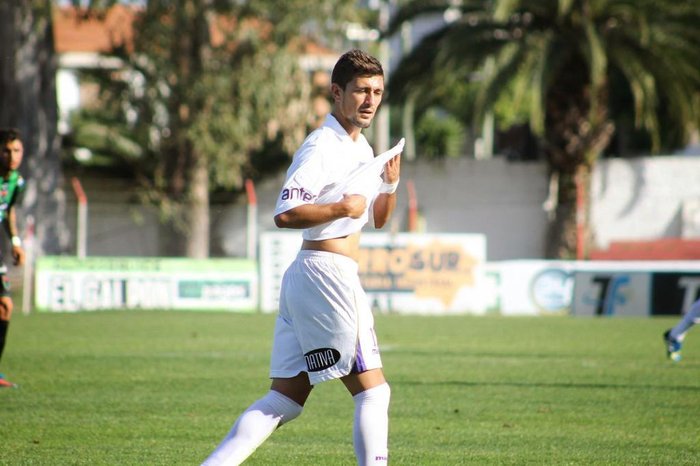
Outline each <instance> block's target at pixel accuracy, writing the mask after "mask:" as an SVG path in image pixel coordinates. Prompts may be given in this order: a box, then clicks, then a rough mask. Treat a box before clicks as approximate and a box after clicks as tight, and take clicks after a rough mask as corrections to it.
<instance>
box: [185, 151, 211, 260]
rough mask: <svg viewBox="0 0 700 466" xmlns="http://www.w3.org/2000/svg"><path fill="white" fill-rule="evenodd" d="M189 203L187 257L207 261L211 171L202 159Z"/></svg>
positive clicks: (194, 175) (193, 179)
mask: <svg viewBox="0 0 700 466" xmlns="http://www.w3.org/2000/svg"><path fill="white" fill-rule="evenodd" d="M188 203H189V205H190V207H189V208H188V209H187V212H186V214H185V217H186V218H187V226H188V231H189V238H188V239H187V257H191V258H195V259H206V258H207V257H209V170H208V167H207V164H206V161H204V160H203V159H202V158H201V157H200V159H199V160H198V161H197V162H196V163H195V166H194V169H193V173H192V180H191V188H190V195H189V196H188Z"/></svg>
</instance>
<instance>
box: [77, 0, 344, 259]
mask: <svg viewBox="0 0 700 466" xmlns="http://www.w3.org/2000/svg"><path fill="white" fill-rule="evenodd" d="M351 3H352V2H351V1H349V0H324V1H319V2H305V1H302V0H294V1H286V2H277V1H274V0H256V1H242V2H231V1H223V0H219V1H217V0H207V1H195V0H172V1H165V0H149V1H147V2H145V8H144V9H143V11H142V12H141V14H139V15H138V17H137V21H136V23H135V37H134V45H133V47H134V49H133V50H128V49H123V50H121V51H120V56H121V57H122V59H123V60H124V62H125V63H126V67H125V71H124V72H123V73H122V74H121V76H119V77H118V78H117V79H114V77H113V76H110V77H109V78H110V79H109V80H108V82H107V83H105V85H103V86H102V89H103V97H104V100H105V106H104V107H103V108H102V109H100V111H99V112H92V113H90V114H86V115H83V116H82V119H83V123H84V125H83V126H82V127H80V128H79V130H78V132H77V134H76V143H77V144H79V145H82V144H87V143H90V140H92V144H93V146H92V147H100V146H101V147H102V152H103V153H107V154H108V155H110V156H113V157H114V156H119V157H121V160H122V161H123V162H125V163H126V164H127V165H128V166H130V167H131V169H132V170H133V171H134V173H135V174H136V177H137V179H138V180H139V181H140V183H141V184H142V186H143V187H144V193H145V196H146V197H147V199H148V200H149V201H150V202H154V203H156V204H158V205H159V206H160V208H161V212H162V214H163V219H164V221H166V222H167V224H168V225H169V226H170V227H171V232H172V233H175V235H174V237H175V238H179V241H178V242H177V243H176V244H175V245H173V246H172V247H171V248H170V250H169V252H170V253H175V254H178V255H179V254H184V255H187V256H189V257H206V256H208V254H209V250H210V248H209V236H210V235H209V225H210V214H209V196H210V193H211V192H212V191H215V190H217V189H227V190H230V189H238V188H240V187H241V186H242V184H243V181H244V179H245V178H246V177H248V176H255V175H256V174H257V173H259V172H260V171H264V170H265V169H267V168H269V167H265V166H261V164H262V163H266V164H268V163H274V158H272V159H271V157H270V156H269V154H270V153H271V152H273V153H274V152H276V153H277V154H289V153H291V152H293V150H294V149H295V148H296V146H297V145H298V144H299V143H300V142H301V140H302V139H303V137H304V136H305V134H306V131H307V129H308V127H309V125H310V124H311V118H312V116H313V115H312V112H311V110H310V104H311V99H310V91H311V88H310V83H311V81H310V78H309V76H308V75H307V74H306V73H305V72H304V71H303V70H302V69H301V68H300V66H299V60H298V56H299V52H300V50H301V46H302V45H303V40H304V38H303V37H301V35H302V33H301V32H300V31H304V30H308V31H309V32H311V31H323V30H325V28H327V27H330V28H334V27H337V26H338V24H335V23H330V22H329V21H328V20H327V18H342V17H343V15H345V13H346V12H347V13H348V14H349V13H350V12H351V10H350V9H349V6H350V4H351ZM100 120H101V121H100ZM256 157H260V159H259V160H256Z"/></svg>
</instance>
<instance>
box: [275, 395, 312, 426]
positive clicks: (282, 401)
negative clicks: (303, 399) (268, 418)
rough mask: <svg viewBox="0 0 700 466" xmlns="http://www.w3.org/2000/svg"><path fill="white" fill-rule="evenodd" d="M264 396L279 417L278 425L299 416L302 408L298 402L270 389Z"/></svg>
mask: <svg viewBox="0 0 700 466" xmlns="http://www.w3.org/2000/svg"><path fill="white" fill-rule="evenodd" d="M266 398H267V402H268V403H269V405H270V406H271V407H272V408H273V409H274V411H275V414H276V415H277V416H278V417H279V425H280V426H281V425H283V424H286V423H287V422H289V421H292V420H294V419H296V418H297V417H299V416H300V415H301V412H302V411H303V409H304V407H303V406H301V405H300V404H299V403H297V402H295V401H294V400H292V399H291V398H288V397H286V396H284V395H282V394H281V393H279V392H276V391H274V390H270V392H269V393H268V394H267V396H266Z"/></svg>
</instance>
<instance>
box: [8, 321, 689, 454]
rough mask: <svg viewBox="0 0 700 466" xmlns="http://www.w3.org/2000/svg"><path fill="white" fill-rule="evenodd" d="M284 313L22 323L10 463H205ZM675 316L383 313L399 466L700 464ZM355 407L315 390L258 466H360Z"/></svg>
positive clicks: (13, 371)
mask: <svg viewBox="0 0 700 466" xmlns="http://www.w3.org/2000/svg"><path fill="white" fill-rule="evenodd" d="M274 320H275V316H274V315H261V314H253V315H244V314H225V313H221V314H215V313H200V312H192V313H188V312H128V311H127V312H99V313H97V312H94V313H77V314H32V315H29V316H24V315H21V314H17V315H16V316H14V317H13V322H12V326H11V328H10V339H9V341H8V345H7V347H6V350H5V354H4V356H3V372H4V373H5V374H6V376H7V377H8V379H11V380H13V381H15V382H17V383H19V384H20V388H19V389H16V390H9V389H2V390H0V399H2V406H3V414H2V423H0V433H1V434H2V438H3V446H2V448H1V449H0V464H40V465H44V464H46V465H48V464H50V465H68V464H70V465H91V466H96V465H110V466H115V465H145V464H148V465H168V466H171V465H191V464H199V463H200V462H201V461H202V460H203V459H204V458H205V457H206V456H207V455H208V454H209V453H210V452H211V451H212V450H213V449H214V447H215V446H216V444H217V443H218V442H219V441H220V440H221V439H222V438H223V437H224V435H225V434H226V432H228V430H229V428H230V427H231V425H232V423H233V422H234V420H235V419H236V417H237V416H238V415H239V414H240V413H241V412H242V411H243V410H244V409H245V408H246V407H247V406H248V405H249V404H250V403H252V402H253V401H254V400H256V399H257V398H259V397H260V396H261V395H263V394H264V393H265V392H266V391H267V390H268V388H269V381H268V380H267V376H268V374H267V370H268V361H269V354H270V344H271V336H272V331H273V327H274ZM673 322H675V318H663V319H651V318H639V319H636V318H635V319H629V318H628V319H616V318H585V319H582V318H571V317H564V316H562V317H498V316H484V317H474V316H444V317H427V316H426V317H422V316H399V315H377V316H376V325H377V333H378V339H379V342H380V345H381V347H382V358H383V361H384V365H385V373H386V375H387V377H388V380H389V383H390V384H391V387H392V400H391V401H392V403H391V408H390V443H389V448H390V455H391V457H392V464H400V465H435V466H444V465H457V464H474V465H483V464H494V465H495V464H499V465H503V464H514V465H515V464H606V465H628V464H679V465H682V464H688V465H690V464H697V460H698V458H700V447H699V446H698V444H697V435H695V433H696V432H697V403H698V393H699V392H700V382H699V381H700V365H699V364H698V362H697V361H699V360H700V339H695V338H694V337H695V336H697V335H693V334H691V335H689V338H688V339H687V340H686V344H685V346H684V360H683V361H682V362H681V363H679V364H673V363H670V362H668V361H667V360H666V359H665V352H664V348H663V344H662V339H661V334H662V332H663V331H664V330H665V329H667V328H669V327H670V326H671V325H672V323H673ZM352 413H353V404H352V399H351V398H350V396H348V394H347V392H346V391H345V389H344V388H343V387H342V384H340V383H339V382H328V383H323V384H321V385H320V386H318V387H317V388H316V389H314V391H313V393H312V394H311V397H310V398H309V402H308V403H307V405H306V408H305V410H304V413H303V415H302V416H301V417H300V418H298V419H297V420H295V421H294V422H293V423H291V424H289V425H287V426H284V428H282V429H279V430H278V431H276V432H275V433H274V434H273V435H272V436H271V437H270V438H269V439H268V440H267V442H266V443H265V444H263V446H261V447H260V448H259V449H258V450H257V451H256V452H255V453H254V455H253V456H252V457H251V458H250V459H249V461H248V462H247V463H246V464H250V465H279V464H287V463H290V462H291V463H294V464H299V465H329V466H331V465H332V466H336V465H347V466H351V465H354V464H356V462H355V459H354V455H353V450H352Z"/></svg>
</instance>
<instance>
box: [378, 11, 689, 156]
mask: <svg viewBox="0 0 700 466" xmlns="http://www.w3.org/2000/svg"><path fill="white" fill-rule="evenodd" d="M448 8H452V9H455V8H457V7H456V6H455V4H454V2H451V1H448V0H445V1H434V0H415V1H411V2H408V3H407V5H406V6H405V7H404V8H402V9H401V10H400V11H399V13H398V14H397V15H396V17H395V18H394V21H393V22H392V25H391V28H390V31H389V32H394V31H396V30H398V28H399V27H400V24H401V22H402V21H406V20H410V19H412V18H416V17H419V16H420V15H422V14H425V13H435V12H443V11H445V10H446V9H448ZM459 9H460V11H461V17H460V18H459V19H458V20H456V21H454V22H452V23H448V24H446V25H445V26H444V27H443V28H441V29H438V30H437V31H435V32H434V33H432V34H430V35H428V36H427V37H426V38H424V40H423V41H422V42H421V43H420V44H418V45H417V47H416V48H415V49H414V50H413V52H412V53H411V54H410V55H409V56H407V57H405V59H404V60H402V63H401V64H400V66H399V67H398V69H397V70H396V72H395V73H394V75H393V76H392V79H391V89H390V90H391V93H392V94H391V96H392V99H396V100H401V99H402V98H403V96H405V95H406V93H409V92H410V93H414V94H416V95H418V96H422V95H423V94H427V95H428V96H431V95H435V93H434V91H433V88H434V87H435V86H436V85H437V83H439V82H441V81H446V82H448V83H452V84H451V86H452V87H455V86H458V82H459V81H463V82H465V83H470V82H471V83H474V84H476V85H473V86H469V89H470V90H471V91H473V93H474V97H473V98H470V99H463V98H462V99H459V101H460V102H465V103H467V104H469V108H468V109H466V110H462V113H458V115H463V116H464V115H465V114H466V115H469V119H466V120H465V123H471V122H474V123H475V124H477V125H478V124H479V123H480V121H481V118H483V116H484V115H485V113H486V112H488V111H491V110H493V109H494V108H495V109H496V110H497V114H500V115H503V116H504V117H505V118H508V117H509V112H508V110H507V109H508V107H510V108H511V109H514V108H525V109H526V111H527V120H529V123H530V125H531V127H532V128H533V130H535V132H537V133H538V134H540V135H541V136H543V137H545V138H547V139H548V141H547V142H548V143H549V144H554V145H556V146H558V147H561V146H562V145H566V144H567V143H568V142H570V138H569V140H568V141H565V140H564V139H566V138H564V139H562V138H558V137H557V136H552V135H550V134H545V132H546V131H545V127H546V126H547V125H551V123H550V122H548V120H547V118H563V116H562V115H560V116H559V117H556V116H554V115H553V112H554V111H558V109H557V107H560V108H561V109H562V110H563V111H567V109H570V108H572V107H576V106H577V107H579V113H581V117H583V118H585V119H586V120H587V122H586V124H587V125H589V126H591V127H592V128H593V130H594V131H600V134H591V135H589V136H587V137H588V139H589V141H587V142H585V144H587V146H588V147H587V148H585V149H582V150H583V151H584V152H585V151H586V150H587V149H590V148H592V149H594V150H595V149H596V148H598V145H600V144H605V143H606V132H607V131H609V129H608V127H607V126H606V120H607V119H608V118H609V117H610V115H609V108H608V107H609V99H610V98H611V96H614V95H616V94H618V93H620V92H629V93H630V94H631V96H632V99H631V100H630V102H629V105H628V106H627V108H626V111H627V112H629V113H630V114H631V115H634V120H635V125H636V127H637V128H639V129H643V130H644V131H645V132H646V133H647V134H649V136H650V139H649V141H650V143H651V147H650V149H652V150H654V151H659V150H661V149H665V150H670V149H673V148H675V147H677V145H678V144H682V143H684V142H685V141H687V139H688V136H689V130H690V129H693V128H697V127H698V126H700V109H699V108H698V105H697V102H695V99H694V97H693V96H696V95H698V94H699V93H700V71H699V69H698V67H697V63H699V62H700V32H699V30H698V28H697V27H696V25H697V24H698V22H699V21H700V3H699V2H698V1H697V0H692V1H684V2H675V1H671V0H667V1H656V0H642V1H638V2H631V1H628V0H605V1H599V2H588V1H582V0H578V1H577V0H568V1H555V0H541V1H522V0H521V1H516V0H500V1H496V2H492V1H490V0H489V1H487V0H484V1H469V2H460V4H459ZM613 75H617V76H618V78H621V79H615V80H613V79H612V76H613ZM612 85H614V87H611V86H612ZM464 87H465V86H462V88H464ZM448 89H449V88H448ZM459 90H460V87H457V88H456V89H455V90H453V91H452V92H451V94H455V93H459ZM451 98H452V96H451V95H450V93H445V92H442V95H441V96H440V100H441V102H445V101H449V100H450V99H451ZM567 98H568V99H569V100H568V101H566V100H562V99H567ZM577 99H578V100H577ZM445 108H448V109H449V108H450V107H449V106H447V105H446V106H445ZM504 110H505V112H504ZM511 111H512V110H511ZM516 113H521V111H520V110H519V111H517V112H516ZM510 116H512V115H510ZM613 116H615V117H621V114H620V113H617V114H615V115H613ZM661 117H663V118H664V120H665V121H664V124H661V123H660V119H661ZM516 119H517V120H521V117H520V116H518V117H517V118H516ZM584 126H585V125H584ZM555 131H556V130H555ZM559 131H568V132H570V131H571V128H561V129H559ZM577 131H578V130H577ZM662 132H663V133H664V134H661V133H662ZM674 132H675V133H676V134H678V133H680V134H682V135H683V137H681V138H678V137H677V136H675V135H674V136H672V137H667V136H666V134H669V133H674ZM558 139H562V140H561V141H559V140H558ZM607 140H609V138H607Z"/></svg>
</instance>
